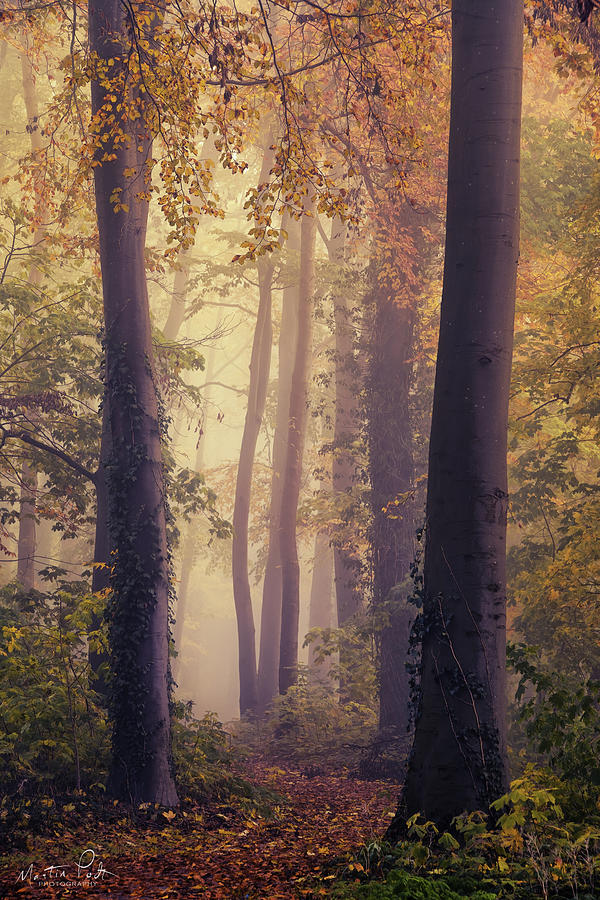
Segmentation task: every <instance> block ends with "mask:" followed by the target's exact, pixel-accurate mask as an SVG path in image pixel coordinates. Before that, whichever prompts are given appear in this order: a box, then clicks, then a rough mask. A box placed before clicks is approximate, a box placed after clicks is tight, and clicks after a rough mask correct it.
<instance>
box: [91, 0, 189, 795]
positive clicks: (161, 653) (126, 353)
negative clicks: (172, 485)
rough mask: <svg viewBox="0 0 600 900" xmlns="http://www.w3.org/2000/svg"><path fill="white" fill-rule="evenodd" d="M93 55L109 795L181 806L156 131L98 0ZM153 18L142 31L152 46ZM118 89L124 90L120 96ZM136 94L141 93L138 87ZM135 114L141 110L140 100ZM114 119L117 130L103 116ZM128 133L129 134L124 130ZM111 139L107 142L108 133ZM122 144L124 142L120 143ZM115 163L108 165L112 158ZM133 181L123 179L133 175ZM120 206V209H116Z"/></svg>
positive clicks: (113, 17) (118, 8) (105, 5)
mask: <svg viewBox="0 0 600 900" xmlns="http://www.w3.org/2000/svg"><path fill="white" fill-rule="evenodd" d="M88 10H89V33H90V46H91V49H92V51H93V52H94V53H95V54H97V56H98V59H99V60H100V61H101V62H104V61H105V60H108V59H111V60H113V66H112V67H111V69H108V67H107V71H110V73H111V75H112V73H113V72H114V76H113V77H114V78H115V85H114V88H113V86H112V85H111V83H110V82H108V83H107V81H106V78H105V77H104V78H102V79H100V78H98V77H96V78H95V79H94V80H93V81H92V114H93V116H94V117H95V120H94V121H95V124H96V128H97V132H96V133H97V134H98V141H99V149H98V154H97V161H98V165H96V166H95V168H94V180H95V194H96V213H97V219H98V233H99V246H100V263H101V269H102V289H103V296H104V316H105V328H106V391H107V397H108V407H109V417H110V432H111V458H110V463H109V466H108V467H107V473H108V487H109V508H110V513H109V523H110V535H111V541H112V544H113V547H114V549H115V559H114V565H113V568H112V578H111V586H112V599H111V604H110V609H109V620H110V642H111V669H112V681H111V707H112V717H113V760H112V766H111V774H110V789H111V791H112V792H113V793H114V794H115V795H116V796H118V797H122V798H124V799H130V800H132V801H134V802H138V801H146V802H151V803H160V804H162V805H165V806H173V805H175V804H177V802H178V799H177V793H176V790H175V784H174V781H173V776H172V767H171V738H170V721H169V645H168V603H169V578H168V569H167V565H168V563H167V537H166V525H165V505H164V484H163V464H162V452H161V441H160V427H159V422H158V402H157V393H156V386H155V381H154V375H153V364H152V340H151V331H150V314H149V309H148V293H147V284H146V272H145V263H144V248H145V239H146V227H147V221H148V200H147V199H146V198H145V196H144V195H143V193H142V192H143V185H144V184H145V183H146V182H147V179H148V178H149V171H148V169H147V166H148V165H149V160H150V159H151V155H152V154H151V149H152V137H151V134H150V132H149V128H148V125H147V122H146V120H145V118H144V115H143V114H142V116H141V118H138V119H132V118H130V117H129V115H128V102H127V100H128V99H133V98H132V97H131V95H130V96H129V98H128V97H127V95H125V97H124V98H121V103H120V104H119V105H117V102H116V100H117V96H118V95H119V94H120V93H121V91H120V89H118V88H117V82H118V79H119V77H120V76H122V75H123V74H124V71H125V66H126V57H127V46H128V43H129V37H128V28H129V26H128V24H127V19H126V16H127V11H126V8H125V7H124V6H122V5H121V4H118V3H115V2H114V0H92V2H90V4H89V7H88ZM155 24H156V19H152V20H151V21H149V22H148V23H147V25H146V26H145V27H146V28H147V31H148V35H147V36H148V37H151V32H152V29H153V28H154V27H155ZM113 90H114V91H115V92H114V93H113ZM130 90H131V91H132V92H135V86H133V87H132V88H130ZM135 100H136V102H137V107H136V108H137V109H138V110H140V109H141V111H142V113H143V110H144V107H143V105H142V101H141V98H140V96H136V97H135ZM108 111H111V112H112V114H114V115H115V117H116V123H115V133H113V134H111V133H110V132H111V129H110V127H109V126H108V125H107V123H106V113H107V112H108ZM120 128H122V130H123V135H120V134H119V133H118V130H119V129H120ZM106 132H109V133H108V136H107V133H106ZM115 137H116V139H115ZM106 157H108V160H107V158H106ZM126 170H128V171H129V172H135V173H136V174H135V176H131V175H130V176H126V175H125V172H126ZM115 197H116V199H117V200H118V203H119V208H118V209H116V208H115V202H114V201H115Z"/></svg>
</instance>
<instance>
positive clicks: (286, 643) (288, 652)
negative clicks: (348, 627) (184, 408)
mask: <svg viewBox="0 0 600 900" xmlns="http://www.w3.org/2000/svg"><path fill="white" fill-rule="evenodd" d="M316 231H317V225H316V216H315V200H314V197H313V198H312V199H311V200H310V201H309V204H308V207H307V209H306V213H305V214H304V216H303V218H302V226H301V239H300V280H299V297H298V331H297V339H296V353H295V357H294V370H293V372H292V384H291V389H290V408H289V415H288V437H287V451H286V460H285V469H284V474H283V487H282V491H281V512H280V519H279V546H280V553H281V577H282V591H281V641H280V647H279V691H280V693H282V694H285V692H286V691H287V690H288V688H289V687H291V686H292V685H293V684H295V683H296V681H297V678H298V621H299V617H300V565H299V562H298V546H297V540H296V518H297V513H298V499H299V497H300V482H301V478H302V461H303V456H304V440H305V434H306V421H307V400H308V379H309V374H310V353H311V342H312V308H313V291H314V278H315V237H316Z"/></svg>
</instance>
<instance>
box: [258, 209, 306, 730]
mask: <svg viewBox="0 0 600 900" xmlns="http://www.w3.org/2000/svg"><path fill="white" fill-rule="evenodd" d="M282 230H284V231H285V232H286V234H287V235H288V238H287V241H286V253H287V258H288V260H289V262H288V265H287V266H286V267H285V268H284V269H283V277H284V279H285V284H284V288H283V292H282V300H281V325H280V329H279V346H278V363H277V366H278V370H277V413H276V419H275V432H274V434H273V472H272V476H271V500H270V504H269V549H268V553H267V564H266V567H265V579H264V583H263V597H262V612H261V618H260V656H259V661H258V708H259V711H260V712H264V711H265V709H266V708H267V706H268V705H269V703H270V702H271V701H272V700H273V699H274V698H275V697H276V696H277V694H278V691H279V641H280V635H281V554H280V550H279V517H280V514H281V491H282V488H283V470H284V466H285V454H286V447H287V432H288V413H289V409H290V388H291V384H292V369H293V363H294V348H295V346H296V328H297V318H298V309H297V307H298V283H297V275H296V273H297V267H296V259H297V256H298V252H299V249H300V223H299V222H297V221H296V219H294V218H292V217H291V216H290V215H289V213H288V214H285V215H284V217H283V221H282Z"/></svg>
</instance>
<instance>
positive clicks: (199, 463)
mask: <svg viewBox="0 0 600 900" xmlns="http://www.w3.org/2000/svg"><path fill="white" fill-rule="evenodd" d="M214 354H215V351H214V348H211V349H210V350H209V352H208V355H207V360H206V369H205V376H206V381H207V382H210V380H211V378H212V373H213V362H214ZM209 399H210V388H206V389H205V394H204V398H203V404H202V422H203V426H202V433H201V434H200V437H199V438H198V445H197V447H196V459H195V462H194V471H195V472H202V469H203V468H204V448H205V444H206V439H205V434H206V430H205V429H206V417H207V412H208V403H209ZM190 525H191V523H190ZM195 551H196V542H195V541H194V538H193V535H192V532H191V529H190V528H188V529H187V531H186V535H185V538H184V540H183V547H182V552H181V580H180V582H179V590H178V591H177V610H176V615H175V630H174V633H173V641H174V643H175V649H176V651H177V657H176V659H175V662H174V665H173V677H174V678H175V681H177V679H178V678H179V676H180V673H181V661H182V657H181V647H182V641H183V632H184V627H183V626H184V623H185V614H186V610H187V604H188V596H189V588H190V577H191V574H192V569H193V567H194V555H195Z"/></svg>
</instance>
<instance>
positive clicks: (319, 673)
mask: <svg viewBox="0 0 600 900" xmlns="http://www.w3.org/2000/svg"><path fill="white" fill-rule="evenodd" d="M332 587H333V551H332V549H331V544H330V541H329V534H328V533H327V532H326V531H318V532H317V534H316V537H315V551H314V562H313V576H312V582H311V586H310V610H309V618H308V626H309V628H330V627H331V613H332V608H331V600H332V597H331V594H332ZM316 646H317V645H316V643H315V641H312V642H311V643H310V644H309V647H308V668H309V675H310V679H311V681H316V682H321V683H323V682H325V681H327V673H328V671H329V668H330V664H329V662H327V661H323V662H322V663H318V662H317V661H316V659H315V651H316Z"/></svg>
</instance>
